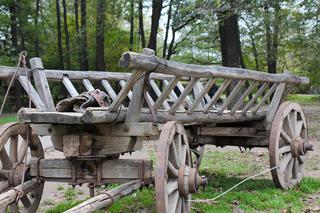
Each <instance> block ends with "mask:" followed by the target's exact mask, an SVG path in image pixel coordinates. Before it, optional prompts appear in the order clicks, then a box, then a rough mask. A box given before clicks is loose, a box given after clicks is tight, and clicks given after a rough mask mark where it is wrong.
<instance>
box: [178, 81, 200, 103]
mask: <svg viewBox="0 0 320 213" xmlns="http://www.w3.org/2000/svg"><path fill="white" fill-rule="evenodd" d="M197 79H198V80H199V78H197ZM177 87H178V89H179V90H180V92H181V94H180V96H181V95H182V94H183V92H184V90H185V89H184V87H183V85H182V83H181V82H180V81H179V82H178V83H177ZM191 90H192V88H191ZM191 90H190V91H191ZM180 96H179V98H180ZM185 98H186V99H185V100H186V102H187V104H188V107H189V106H191V105H192V101H191V98H190V97H189V96H188V95H187V96H186V97H185Z"/></svg>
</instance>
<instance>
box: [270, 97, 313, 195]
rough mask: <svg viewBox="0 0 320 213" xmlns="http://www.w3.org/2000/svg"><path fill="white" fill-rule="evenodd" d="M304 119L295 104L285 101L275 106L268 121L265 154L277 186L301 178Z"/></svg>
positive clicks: (285, 186) (309, 147)
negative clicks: (277, 106) (269, 123)
mask: <svg viewBox="0 0 320 213" xmlns="http://www.w3.org/2000/svg"><path fill="white" fill-rule="evenodd" d="M307 135H308V134H307V122H306V118H305V115H304V113H303V111H302V109H301V107H300V105H299V104H297V103H291V102H285V103H283V104H281V106H280V107H279V109H278V111H277V113H276V116H275V118H274V121H273V122H272V127H271V132H270V140H269V157H270V167H271V168H273V167H277V168H276V169H273V170H272V171H271V174H272V178H273V181H274V183H275V185H276V186H277V187H280V188H282V189H288V188H291V187H293V186H295V185H297V184H298V183H299V182H300V181H301V179H302V177H303V169H304V162H305V160H306V153H307V151H308V150H312V145H311V144H308V137H307Z"/></svg>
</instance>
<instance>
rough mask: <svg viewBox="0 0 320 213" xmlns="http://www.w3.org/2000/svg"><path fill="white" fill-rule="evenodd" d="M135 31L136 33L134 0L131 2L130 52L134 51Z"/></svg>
mask: <svg viewBox="0 0 320 213" xmlns="http://www.w3.org/2000/svg"><path fill="white" fill-rule="evenodd" d="M133 31H134V0H131V2H130V47H129V50H130V51H132V50H133Z"/></svg>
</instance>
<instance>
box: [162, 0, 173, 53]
mask: <svg viewBox="0 0 320 213" xmlns="http://www.w3.org/2000/svg"><path fill="white" fill-rule="evenodd" d="M171 13H172V0H170V3H169V9H168V19H167V25H166V34H165V37H164V41H163V52H162V57H163V58H166V55H167V42H168V35H169V28H170V21H171Z"/></svg>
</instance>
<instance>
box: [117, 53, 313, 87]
mask: <svg viewBox="0 0 320 213" xmlns="http://www.w3.org/2000/svg"><path fill="white" fill-rule="evenodd" d="M119 64H120V66H122V67H126V68H130V69H138V70H142V71H150V70H154V72H156V73H163V74H170V75H176V76H186V77H193V78H195V77H198V78H211V77H216V78H231V79H236V80H240V79H248V80H256V81H264V82H279V83H282V82H287V83H294V84H308V83H309V79H308V78H306V77H299V76H294V75H289V74H269V73H265V72H258V71H253V70H247V69H241V68H231V67H222V66H201V65H192V64H183V63H179V62H174V61H168V60H164V59H162V58H158V57H154V56H147V55H142V54H139V53H134V52H125V53H124V54H123V55H122V57H121V59H120V61H119Z"/></svg>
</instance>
